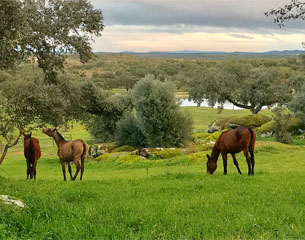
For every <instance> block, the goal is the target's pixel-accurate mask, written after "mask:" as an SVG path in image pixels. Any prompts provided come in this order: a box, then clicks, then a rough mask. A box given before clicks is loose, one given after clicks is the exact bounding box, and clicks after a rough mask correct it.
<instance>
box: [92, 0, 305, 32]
mask: <svg viewBox="0 0 305 240" xmlns="http://www.w3.org/2000/svg"><path fill="white" fill-rule="evenodd" d="M285 2H287V0H285V1H281V2H280V3H279V1H278V0H268V1H266V0H250V1H246V0H239V1H238V0H189V1H182V0H175V1H173V0H167V1H161V0H155V1H148V0H138V1H126V0H103V1H98V0H95V1H93V4H94V5H95V6H96V7H98V8H101V9H102V10H103V13H104V16H105V23H106V26H112V25H136V26H157V27H162V26H166V25H191V26H206V27H221V28H239V29H249V30H260V29H266V28H267V29H277V28H278V26H277V25H276V24H274V22H273V19H272V17H269V18H267V17H266V16H265V15H264V12H266V11H268V10H269V9H271V8H277V7H278V6H279V4H284V3H285ZM288 26H289V28H293V29H304V22H302V21H295V22H292V23H289V24H287V27H288ZM182 30H183V29H182Z"/></svg>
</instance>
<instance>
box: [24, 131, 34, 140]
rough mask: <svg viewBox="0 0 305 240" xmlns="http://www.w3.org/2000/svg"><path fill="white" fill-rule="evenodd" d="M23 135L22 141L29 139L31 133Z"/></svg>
mask: <svg viewBox="0 0 305 240" xmlns="http://www.w3.org/2000/svg"><path fill="white" fill-rule="evenodd" d="M23 137H24V141H26V140H27V139H30V138H31V137H32V133H30V134H25V133H23Z"/></svg>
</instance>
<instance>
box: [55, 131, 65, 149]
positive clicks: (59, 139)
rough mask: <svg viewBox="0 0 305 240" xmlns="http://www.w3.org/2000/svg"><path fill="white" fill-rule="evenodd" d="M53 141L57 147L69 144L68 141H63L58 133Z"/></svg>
mask: <svg viewBox="0 0 305 240" xmlns="http://www.w3.org/2000/svg"><path fill="white" fill-rule="evenodd" d="M53 139H54V141H55V143H56V145H57V147H60V146H61V145H63V144H64V143H65V142H67V141H66V140H64V139H62V138H61V137H60V136H59V134H58V133H56V134H55V135H54V136H53Z"/></svg>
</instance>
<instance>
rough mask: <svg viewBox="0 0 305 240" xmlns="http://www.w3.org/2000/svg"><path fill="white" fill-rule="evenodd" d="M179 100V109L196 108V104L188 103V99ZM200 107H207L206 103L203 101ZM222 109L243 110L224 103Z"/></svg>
mask: <svg viewBox="0 0 305 240" xmlns="http://www.w3.org/2000/svg"><path fill="white" fill-rule="evenodd" d="M181 100H182V101H181V105H180V106H181V107H197V104H196V103H194V101H189V100H188V99H181ZM200 107H209V104H208V101H206V100H204V101H203V102H202V103H201V106H200ZM214 108H217V104H216V105H215V106H214ZM223 108H224V109H231V110H242V109H244V108H239V107H236V106H234V105H233V104H232V103H230V102H225V103H224V105H223Z"/></svg>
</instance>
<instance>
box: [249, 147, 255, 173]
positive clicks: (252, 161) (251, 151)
mask: <svg viewBox="0 0 305 240" xmlns="http://www.w3.org/2000/svg"><path fill="white" fill-rule="evenodd" d="M249 152H250V155H251V165H252V173H251V175H254V165H255V159H254V152H253V150H252V149H250V150H249Z"/></svg>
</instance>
